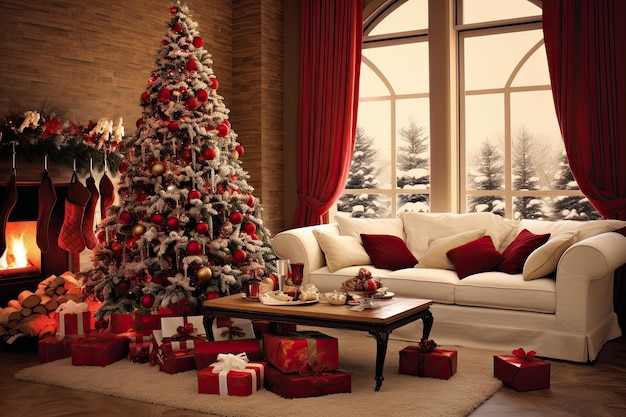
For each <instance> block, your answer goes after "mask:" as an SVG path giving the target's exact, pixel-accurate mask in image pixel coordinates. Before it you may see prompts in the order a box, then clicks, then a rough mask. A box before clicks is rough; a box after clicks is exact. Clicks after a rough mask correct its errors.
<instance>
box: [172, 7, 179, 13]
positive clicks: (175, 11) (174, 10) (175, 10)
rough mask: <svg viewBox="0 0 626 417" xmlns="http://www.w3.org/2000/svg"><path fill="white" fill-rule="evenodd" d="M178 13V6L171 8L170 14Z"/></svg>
mask: <svg viewBox="0 0 626 417" xmlns="http://www.w3.org/2000/svg"><path fill="white" fill-rule="evenodd" d="M176 13H178V7H176V6H172V7H170V14H176Z"/></svg>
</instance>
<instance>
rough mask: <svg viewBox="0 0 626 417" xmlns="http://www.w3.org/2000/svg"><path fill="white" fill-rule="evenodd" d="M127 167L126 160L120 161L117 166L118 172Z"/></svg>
mask: <svg viewBox="0 0 626 417" xmlns="http://www.w3.org/2000/svg"><path fill="white" fill-rule="evenodd" d="M127 169H128V164H127V163H126V162H120V165H119V166H118V167H117V170H118V171H119V172H120V174H123V173H125V172H126V170H127Z"/></svg>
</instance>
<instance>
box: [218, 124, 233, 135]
mask: <svg viewBox="0 0 626 417" xmlns="http://www.w3.org/2000/svg"><path fill="white" fill-rule="evenodd" d="M229 130H230V129H229V128H228V126H226V125H225V124H223V123H222V124H221V125H219V126H218V127H217V136H219V137H220V138H223V137H224V136H226V135H228V131H229Z"/></svg>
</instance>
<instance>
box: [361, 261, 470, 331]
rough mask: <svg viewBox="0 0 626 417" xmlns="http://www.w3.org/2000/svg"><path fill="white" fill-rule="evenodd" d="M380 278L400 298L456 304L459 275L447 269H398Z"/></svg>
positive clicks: (387, 272)
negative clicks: (455, 292)
mask: <svg viewBox="0 0 626 417" xmlns="http://www.w3.org/2000/svg"><path fill="white" fill-rule="evenodd" d="M372 274H374V272H372ZM380 278H381V281H382V283H383V286H385V287H388V288H389V291H391V292H393V293H395V294H396V295H398V296H402V297H412V298H423V299H426V300H433V301H435V302H437V303H444V304H454V291H455V287H456V285H457V284H458V283H459V277H458V275H457V273H456V272H455V271H450V270H446V269H428V268H407V269H398V270H397V271H386V273H384V274H382V275H381V276H380ZM435 320H437V319H436V318H435Z"/></svg>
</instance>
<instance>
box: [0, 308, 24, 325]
mask: <svg viewBox="0 0 626 417" xmlns="http://www.w3.org/2000/svg"><path fill="white" fill-rule="evenodd" d="M21 318H22V314H21V313H20V311H19V310H17V309H15V308H13V307H6V308H4V309H2V311H0V323H2V324H4V325H5V326H4V327H6V328H8V327H9V326H8V323H10V322H11V321H19V320H20V319H21Z"/></svg>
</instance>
